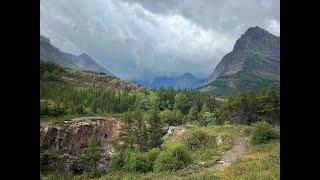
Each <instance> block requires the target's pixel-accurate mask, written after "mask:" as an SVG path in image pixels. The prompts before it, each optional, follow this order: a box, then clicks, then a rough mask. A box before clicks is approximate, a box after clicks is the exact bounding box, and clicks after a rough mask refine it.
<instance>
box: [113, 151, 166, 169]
mask: <svg viewBox="0 0 320 180" xmlns="http://www.w3.org/2000/svg"><path fill="white" fill-rule="evenodd" d="M159 153H160V149H159V148H153V149H151V150H149V151H148V152H147V153H143V152H138V151H134V150H126V151H124V152H123V153H119V154H116V155H114V156H113V157H112V158H111V162H110V169H111V170H114V171H116V170H122V169H123V170H125V171H127V172H142V173H145V172H150V171H152V170H153V166H154V162H155V161H156V159H157V157H158V155H159Z"/></svg>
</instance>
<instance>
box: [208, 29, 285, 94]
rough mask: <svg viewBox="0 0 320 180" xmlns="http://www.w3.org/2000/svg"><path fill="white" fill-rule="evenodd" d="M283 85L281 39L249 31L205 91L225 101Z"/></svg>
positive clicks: (268, 34)
mask: <svg viewBox="0 0 320 180" xmlns="http://www.w3.org/2000/svg"><path fill="white" fill-rule="evenodd" d="M279 83H280V37H277V36H275V35H273V34H270V33H269V32H268V31H266V30H264V29H261V28H260V27H258V26H256V27H251V28H249V29H248V30H247V31H246V32H245V33H244V34H243V35H241V37H240V38H239V39H238V40H237V41H236V43H235V45H234V48H233V50H232V51H231V52H230V53H228V54H227V55H225V56H224V57H223V58H222V60H221V61H220V63H219V64H218V66H217V67H216V68H215V69H214V72H213V73H212V74H211V75H210V77H209V78H208V80H207V81H206V83H205V84H204V86H203V88H202V91H204V92H209V93H212V94H214V95H217V96H220V97H223V96H227V95H231V94H234V93H238V92H241V91H245V90H259V89H261V88H263V87H265V86H268V85H278V84H279Z"/></svg>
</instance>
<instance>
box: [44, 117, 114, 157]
mask: <svg viewBox="0 0 320 180" xmlns="http://www.w3.org/2000/svg"><path fill="white" fill-rule="evenodd" d="M119 128H120V121H119V120H118V119H116V118H114V117H81V118H74V119H72V120H71V121H70V122H68V123H65V124H61V125H50V124H41V126H40V149H41V150H46V151H51V152H54V151H62V152H69V153H77V152H80V151H81V150H83V148H85V147H86V146H87V144H88V143H89V142H90V140H91V138H93V137H95V138H97V140H98V143H99V145H100V147H101V148H102V151H104V150H107V149H109V148H110V146H109V143H110V141H111V140H113V139H114V138H116V137H117V136H118V130H119Z"/></svg>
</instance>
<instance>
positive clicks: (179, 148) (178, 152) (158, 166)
mask: <svg viewBox="0 0 320 180" xmlns="http://www.w3.org/2000/svg"><path fill="white" fill-rule="evenodd" d="M191 161H192V159H191V155H190V153H189V151H188V148H187V147H186V146H185V145H183V144H174V145H172V146H171V147H166V148H165V150H164V151H162V152H161V153H160V155H159V157H158V158H157V160H156V162H155V165H154V170H155V171H156V172H163V171H177V170H180V169H182V168H184V167H186V166H187V165H188V164H190V163H191Z"/></svg>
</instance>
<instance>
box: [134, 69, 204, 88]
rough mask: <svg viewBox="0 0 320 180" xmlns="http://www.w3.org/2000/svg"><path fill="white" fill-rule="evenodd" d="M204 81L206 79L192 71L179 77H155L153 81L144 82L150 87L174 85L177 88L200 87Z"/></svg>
mask: <svg viewBox="0 0 320 180" xmlns="http://www.w3.org/2000/svg"><path fill="white" fill-rule="evenodd" d="M204 81H205V79H199V78H197V77H195V76H194V75H193V74H191V73H185V74H183V75H181V76H178V77H155V78H154V79H153V80H152V81H151V82H149V83H146V82H142V84H143V85H145V86H148V87H150V88H160V87H173V88H175V89H177V88H180V89H185V88H197V87H200V86H201V85H202V84H203V83H204ZM138 83H139V82H138Z"/></svg>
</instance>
